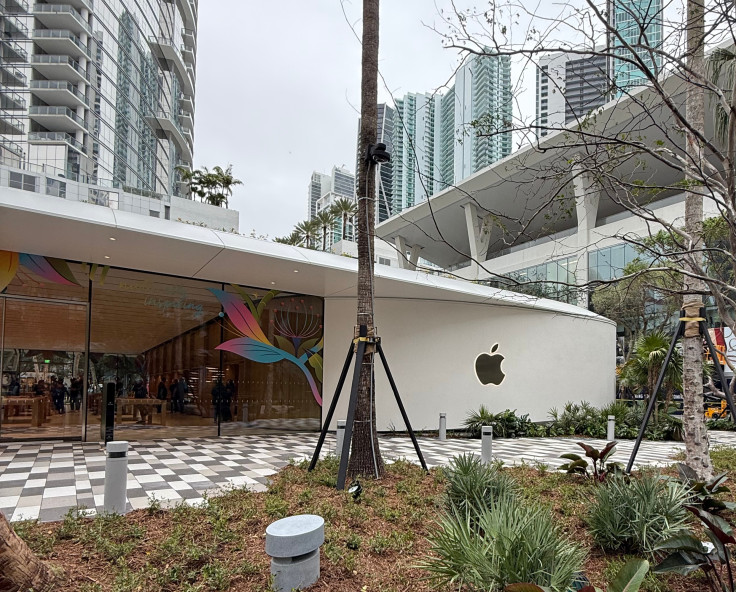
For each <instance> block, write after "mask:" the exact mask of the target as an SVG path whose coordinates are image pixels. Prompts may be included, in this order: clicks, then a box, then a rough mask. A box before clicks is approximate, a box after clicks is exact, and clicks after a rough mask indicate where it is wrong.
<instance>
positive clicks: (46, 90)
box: [31, 80, 89, 109]
mask: <svg viewBox="0 0 736 592" xmlns="http://www.w3.org/2000/svg"><path fill="white" fill-rule="evenodd" d="M31 94H32V95H33V96H34V97H38V98H39V99H41V100H42V101H43V102H44V103H48V104H49V105H63V106H64V107H71V108H73V109H75V108H77V107H89V101H88V100H87V97H85V96H84V95H83V94H82V93H81V92H80V91H79V89H78V88H77V87H76V86H75V85H74V84H72V83H71V82H67V81H66V80H31Z"/></svg>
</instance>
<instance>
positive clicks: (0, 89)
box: [0, 84, 26, 110]
mask: <svg viewBox="0 0 736 592" xmlns="http://www.w3.org/2000/svg"><path fill="white" fill-rule="evenodd" d="M0 100H2V103H1V104H0V106H1V107H2V108H3V109H16V110H23V109H25V108H26V100H25V99H24V98H23V97H22V96H21V95H19V94H18V93H16V92H13V90H12V89H11V88H10V87H9V86H5V85H4V84H0Z"/></svg>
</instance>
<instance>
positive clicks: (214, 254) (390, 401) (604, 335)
mask: <svg viewBox="0 0 736 592" xmlns="http://www.w3.org/2000/svg"><path fill="white" fill-rule="evenodd" d="M31 229H32V231H30V230H31ZM375 275H376V281H375V311H376V317H375V318H376V327H377V331H378V334H379V335H380V336H381V339H382V343H383V350H384V352H385V354H386V358H387V360H388V362H389V364H390V367H391V370H392V373H393V377H394V379H395V381H396V385H397V387H398V389H399V391H400V392H401V397H402V400H403V402H404V404H405V406H406V410H407V413H408V415H409V417H410V419H411V421H412V425H413V427H414V428H415V429H417V430H426V429H436V427H437V421H438V416H439V414H440V413H446V415H447V426H448V428H456V427H460V426H461V425H462V423H463V420H464V419H465V417H466V416H467V414H468V413H469V412H470V411H472V410H475V409H477V408H478V407H479V406H480V405H481V404H483V405H486V406H487V407H488V408H489V409H491V410H492V411H494V412H497V411H502V410H504V409H516V410H517V411H518V412H519V413H528V414H529V415H530V416H531V418H532V419H533V420H540V421H541V420H545V419H547V412H548V410H549V409H550V408H551V407H559V406H561V405H563V404H564V403H565V402H567V401H569V400H578V401H579V400H583V399H584V400H588V401H590V402H591V403H594V404H597V405H600V404H604V403H607V402H609V401H610V400H612V399H613V397H614V385H615V373H614V370H615V333H616V327H615V325H614V324H613V323H612V322H611V321H609V320H607V319H604V318H602V317H599V316H597V315H595V314H593V313H591V312H589V311H587V310H585V309H582V308H578V307H575V306H573V305H569V304H565V303H560V302H555V301H550V300H543V299H536V298H532V297H529V296H522V295H519V294H514V293H511V292H507V291H503V290H498V289H494V288H488V287H484V286H479V285H475V284H472V283H469V282H463V281H459V280H454V279H450V278H446V277H442V276H439V275H427V274H426V273H423V272H421V271H416V270H407V269H398V268H396V267H391V266H385V265H376V266H375ZM356 294H357V261H356V260H354V259H351V258H347V257H342V256H337V255H332V254H328V253H322V252H317V251H312V250H306V249H301V248H297V247H292V246H287V245H281V244H276V243H272V242H267V241H261V240H256V239H252V238H247V237H243V236H240V235H236V234H230V233H224V232H217V231H213V230H210V229H208V228H202V227H198V226H192V225H187V224H182V223H178V222H173V221H168V220H160V219H153V218H150V219H149V218H145V217H142V216H139V215H136V214H129V213H126V212H120V211H112V210H110V209H108V208H103V207H100V206H96V205H93V204H86V203H79V202H67V201H66V200H62V199H55V198H47V197H45V196H39V195H31V196H29V197H28V199H25V200H23V203H18V201H17V200H14V199H13V198H12V196H7V197H6V196H4V195H3V196H0V370H1V371H2V373H1V383H0V402H1V407H0V440H3V441H8V440H23V439H36V440H38V439H58V438H63V439H70V440H84V441H97V440H99V439H100V438H101V433H100V432H101V429H100V425H101V418H102V415H103V400H105V401H108V400H109V393H110V392H113V391H112V389H114V399H113V400H114V437H115V439H126V440H139V439H146V440H150V439H153V438H165V437H181V436H185V437H192V436H219V435H233V434H247V433H279V432H285V431H295V430H296V431H317V430H319V429H320V427H321V425H322V420H323V417H324V416H325V415H326V409H327V407H326V406H327V405H329V404H330V402H331V400H332V398H333V396H334V392H335V388H336V385H337V382H338V379H339V377H340V373H341V371H342V368H343V365H344V362H345V358H346V354H347V352H348V349H349V347H350V346H351V344H352V340H353V333H354V325H355V318H356ZM348 382H349V381H348ZM346 388H347V387H346ZM347 398H348V397H347V396H343V397H342V398H341V400H340V404H339V405H338V407H337V413H336V414H335V419H337V418H343V417H344V416H345V414H346V406H347ZM375 404H376V414H377V422H378V428H379V430H390V429H393V428H394V427H395V428H396V429H399V430H401V429H403V422H402V419H401V415H400V413H399V410H398V408H397V405H396V402H395V401H394V398H393V393H392V391H391V389H390V387H389V384H388V381H387V379H386V376H385V374H384V373H383V372H376V400H375ZM108 405H109V403H108ZM108 408H109V407H108ZM331 427H332V428H334V425H333V426H331Z"/></svg>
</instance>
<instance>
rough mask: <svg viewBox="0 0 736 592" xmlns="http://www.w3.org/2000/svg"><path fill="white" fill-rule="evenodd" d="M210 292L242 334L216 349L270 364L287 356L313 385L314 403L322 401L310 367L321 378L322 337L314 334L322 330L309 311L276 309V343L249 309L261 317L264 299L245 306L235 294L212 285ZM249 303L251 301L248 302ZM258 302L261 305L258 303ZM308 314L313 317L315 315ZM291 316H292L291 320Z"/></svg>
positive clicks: (320, 379) (236, 329)
mask: <svg viewBox="0 0 736 592" xmlns="http://www.w3.org/2000/svg"><path fill="white" fill-rule="evenodd" d="M210 292H212V293H213V294H214V295H215V297H216V298H217V300H219V302H220V304H221V305H222V307H223V309H224V310H225V315H226V316H227V318H228V320H229V321H230V322H231V323H232V326H233V327H234V331H236V332H237V333H239V334H240V335H241V337H236V338H235V339H230V340H228V341H226V342H224V343H222V344H220V345H218V346H217V347H216V348H215V349H219V350H223V351H229V352H231V353H234V354H236V355H238V356H241V357H243V358H245V359H246V360H251V361H252V362H257V363H259V364H273V363H275V362H280V361H281V360H288V361H289V362H291V363H292V364H295V365H296V366H297V367H298V368H299V369H300V370H301V371H302V373H303V374H304V376H305V377H306V379H307V382H308V383H309V387H310V388H311V389H312V395H314V398H315V400H316V401H317V404H319V405H322V396H321V395H320V392H319V387H318V386H317V382H316V381H315V377H314V376H312V372H311V371H310V367H311V368H312V369H313V370H314V373H315V375H316V377H317V380H319V381H320V382H322V355H321V354H320V353H319V352H320V351H322V346H323V339H322V338H321V337H315V335H317V334H318V333H320V332H321V325H320V324H319V322H318V321H317V323H315V321H314V319H310V318H308V317H310V315H309V313H306V312H304V311H300V312H298V313H296V314H291V311H289V310H288V309H287V308H284V310H283V311H278V310H277V311H276V318H275V319H274V327H275V329H276V330H277V331H279V332H281V333H282V335H277V336H276V341H277V343H278V344H279V345H278V346H276V345H274V344H272V343H271V342H270V341H269V339H268V337H266V334H265V333H264V332H263V329H261V326H260V323H259V322H258V320H257V318H256V315H254V313H253V312H252V310H253V309H255V310H256V312H257V315H258V317H259V318H260V316H261V313H262V312H263V307H265V304H263V300H262V301H261V302H260V303H259V304H258V306H257V307H256V306H247V305H246V303H245V302H244V301H243V299H242V298H239V297H238V296H237V295H235V294H230V293H228V292H224V291H223V290H217V289H215V288H210ZM270 294H271V293H270ZM271 298H273V295H271V296H270V298H269V300H270V299H271ZM264 300H265V298H264ZM249 304H253V303H252V302H250V303H249ZM261 305H263V306H262V307H261ZM259 307H260V310H259ZM311 316H312V317H314V315H311ZM290 317H293V320H290ZM277 319H278V320H277Z"/></svg>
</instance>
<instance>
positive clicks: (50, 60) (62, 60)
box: [31, 54, 87, 79]
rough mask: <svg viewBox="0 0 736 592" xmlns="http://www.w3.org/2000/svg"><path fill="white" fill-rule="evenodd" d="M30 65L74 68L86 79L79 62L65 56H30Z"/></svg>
mask: <svg viewBox="0 0 736 592" xmlns="http://www.w3.org/2000/svg"><path fill="white" fill-rule="evenodd" d="M31 64H38V65H46V64H59V65H63V66H70V67H72V68H74V70H76V71H77V72H78V73H79V74H80V75H81V76H82V78H84V79H87V73H86V72H85V71H84V68H82V66H80V65H79V62H78V61H77V60H75V59H74V58H72V57H70V56H65V55H47V54H36V55H33V56H31Z"/></svg>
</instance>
